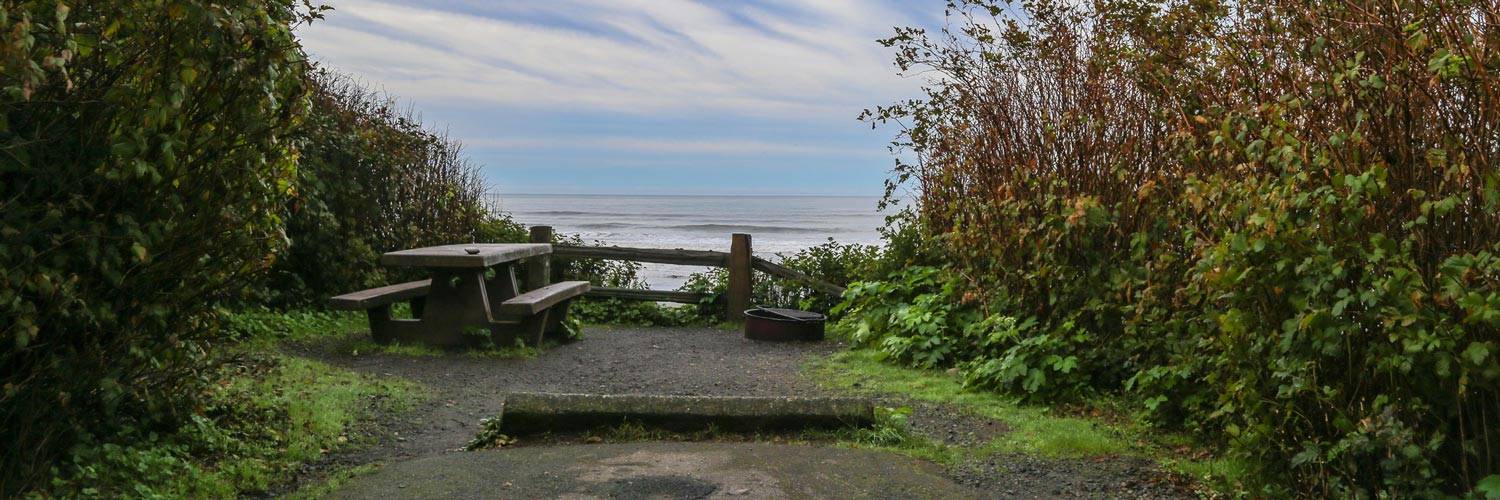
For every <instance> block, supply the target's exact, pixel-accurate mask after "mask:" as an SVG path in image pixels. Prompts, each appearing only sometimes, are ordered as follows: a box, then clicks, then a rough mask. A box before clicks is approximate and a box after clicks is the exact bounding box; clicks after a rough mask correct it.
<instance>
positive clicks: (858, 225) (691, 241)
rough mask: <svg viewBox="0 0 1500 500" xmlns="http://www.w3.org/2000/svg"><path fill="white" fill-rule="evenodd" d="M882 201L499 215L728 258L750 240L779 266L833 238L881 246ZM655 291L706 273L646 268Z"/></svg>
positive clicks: (621, 201) (576, 202)
mask: <svg viewBox="0 0 1500 500" xmlns="http://www.w3.org/2000/svg"><path fill="white" fill-rule="evenodd" d="M877 202H879V198H876V197H845V196H648V195H520V194H508V195H502V197H501V199H500V207H499V208H500V209H501V210H502V211H505V212H507V213H510V214H511V215H512V216H513V217H515V219H516V221H517V222H520V223H522V224H525V225H527V226H552V228H553V230H554V231H556V232H558V233H560V234H561V233H566V234H576V235H579V236H581V237H582V238H583V239H584V241H589V242H593V241H600V242H603V243H604V244H606V245H616V246H622V247H646V248H687V249H693V250H718V251H723V252H727V251H729V239H730V238H729V235H730V234H733V233H748V234H750V235H751V247H752V249H753V250H754V252H755V254H756V255H758V256H761V257H764V258H768V259H773V260H774V259H775V258H776V254H778V253H791V252H796V251H798V250H802V249H804V248H808V247H811V246H814V245H818V244H822V243H826V242H827V241H828V239H829V238H832V239H834V240H836V241H838V242H839V243H863V244H877V243H880V235H879V232H878V229H879V228H880V227H881V226H882V225H883V224H884V223H885V216H884V215H883V214H881V213H879V212H876V211H875V206H876V203H877ZM643 266H644V268H643V269H642V270H641V273H642V278H644V279H645V280H646V282H647V283H648V284H649V285H650V287H651V288H652V289H657V290H675V289H676V288H677V287H679V286H681V285H682V284H683V283H684V282H685V281H687V276H688V275H689V274H691V273H693V272H697V271H701V270H702V269H703V268H698V267H691V266H674V265H667V264H650V263H647V264H643Z"/></svg>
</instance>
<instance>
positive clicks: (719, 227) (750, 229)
mask: <svg viewBox="0 0 1500 500" xmlns="http://www.w3.org/2000/svg"><path fill="white" fill-rule="evenodd" d="M666 229H678V230H686V231H716V232H726V231H727V232H739V233H781V234H786V233H822V234H826V233H842V232H846V231H848V230H847V229H837V228H826V227H791V226H755V225H741V224H682V225H678V226H667V227H666Z"/></svg>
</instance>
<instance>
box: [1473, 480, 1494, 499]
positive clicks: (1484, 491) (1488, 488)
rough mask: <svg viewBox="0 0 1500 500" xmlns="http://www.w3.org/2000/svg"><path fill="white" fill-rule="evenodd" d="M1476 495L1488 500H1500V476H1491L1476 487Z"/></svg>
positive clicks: (1480, 481)
mask: <svg viewBox="0 0 1500 500" xmlns="http://www.w3.org/2000/svg"><path fill="white" fill-rule="evenodd" d="M1474 493H1477V494H1479V495H1480V496H1483V497H1484V498H1485V499H1487V500H1500V474H1490V475H1488V476H1485V477H1484V479H1480V480H1479V484H1475V485H1474Z"/></svg>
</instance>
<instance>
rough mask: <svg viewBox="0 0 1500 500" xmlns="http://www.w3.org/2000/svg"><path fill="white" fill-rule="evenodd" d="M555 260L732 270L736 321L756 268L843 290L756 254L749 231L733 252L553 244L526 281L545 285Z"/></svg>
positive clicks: (678, 298) (673, 297) (546, 235)
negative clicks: (598, 260) (752, 249)
mask: <svg viewBox="0 0 1500 500" xmlns="http://www.w3.org/2000/svg"><path fill="white" fill-rule="evenodd" d="M531 241H532V242H533V243H550V242H552V228H551V227H550V226H533V227H532V228H531ZM553 258H556V259H609V260H628V261H634V262H651V263H655V264H677V265H684V266H706V267H723V268H728V269H729V290H728V293H726V294H725V297H724V299H725V300H724V302H725V306H726V307H728V308H729V318H730V319H733V320H740V319H743V317H744V311H745V310H746V309H749V308H750V293H751V291H752V290H753V289H754V280H755V276H754V274H755V273H754V272H753V271H760V272H763V273H766V274H768V275H771V276H775V277H778V278H783V279H789V280H794V281H799V282H802V283H804V284H806V285H808V286H810V287H812V288H813V289H815V290H818V291H820V292H823V293H829V294H834V295H841V294H843V293H844V287H841V286H838V285H836V284H833V283H829V282H827V281H824V280H820V279H817V278H814V277H812V276H809V275H807V274H806V273H803V272H801V271H798V270H796V269H792V268H789V267H786V266H783V265H781V264H777V263H775V262H771V261H769V260H766V259H762V258H760V257H755V256H754V255H753V254H752V253H751V247H750V235H748V234H734V235H732V236H731V237H730V244H729V252H716V251H713V250H686V249H681V248H674V249H668V248H631V247H585V246H575V245H552V254H551V255H548V256H541V257H534V259H537V260H535V261H533V263H534V264H533V265H530V266H527V267H528V269H530V270H529V271H528V281H530V282H531V283H542V284H545V283H546V281H547V280H548V279H549V278H550V277H551V271H550V270H549V269H550V264H549V262H550V261H549V259H553ZM536 264H539V265H536ZM587 295H588V296H590V297H600V298H614V299H626V300H649V301H655V302H678V303H684V304H701V303H703V302H704V301H706V300H708V299H709V298H710V297H711V295H710V294H704V293H695V292H678V291H668V290H637V289H630V288H608V287H597V288H594V289H593V290H590V291H589V292H588V294H587Z"/></svg>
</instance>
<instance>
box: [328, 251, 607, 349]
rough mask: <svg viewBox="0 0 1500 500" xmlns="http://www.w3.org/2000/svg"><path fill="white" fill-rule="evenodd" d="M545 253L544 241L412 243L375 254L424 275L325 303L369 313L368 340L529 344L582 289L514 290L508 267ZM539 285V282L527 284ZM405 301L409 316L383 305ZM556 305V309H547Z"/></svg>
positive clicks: (579, 285)
mask: <svg viewBox="0 0 1500 500" xmlns="http://www.w3.org/2000/svg"><path fill="white" fill-rule="evenodd" d="M549 253H552V245H549V244H545V243H469V244H459V245H442V246H434V247H425V248H413V249H410V250H400V251H395V252H388V253H386V254H385V255H382V256H381V257H380V263H381V265H384V266H388V267H418V268H423V269H425V270H426V271H427V273H428V274H429V275H430V276H431V278H430V279H428V280H421V281H413V282H410V283H402V284H398V285H390V286H386V287H380V288H375V289H371V290H364V291H360V292H354V293H350V294H345V295H341V296H338V297H334V298H333V299H332V304H333V307H335V308H340V309H364V310H366V311H368V312H369V313H370V333H371V334H372V335H374V336H375V339H376V341H379V342H382V343H384V342H389V341H392V340H397V341H402V342H413V341H415V342H422V343H427V344H433V345H439V346H444V347H458V346H474V345H482V344H484V343H485V342H486V341H492V342H494V343H496V344H505V343H508V342H513V341H514V339H516V338H522V337H520V336H522V335H524V336H525V339H526V340H531V341H534V342H536V343H539V342H540V341H541V338H542V335H543V333H544V331H545V332H554V333H555V332H556V331H557V330H559V329H560V328H561V322H562V321H563V318H564V317H565V314H566V311H567V302H568V301H569V300H571V299H572V298H574V297H577V296H579V295H582V294H583V293H584V292H587V291H588V282H582V281H570V282H563V283H556V284H552V285H547V286H542V287H540V288H537V289H535V290H532V291H530V292H525V293H522V290H521V287H520V284H519V283H518V282H517V280H516V267H517V266H518V265H519V264H520V261H521V260H522V259H526V258H529V257H538V256H543V255H546V254H549ZM533 285H541V284H533ZM401 300H409V301H410V302H411V304H412V315H413V318H412V319H394V318H392V317H391V314H390V308H389V305H390V304H391V303H393V302H396V301H401ZM555 305H559V306H561V307H558V308H556V309H557V310H556V311H553V310H549V309H551V308H552V306H555Z"/></svg>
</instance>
